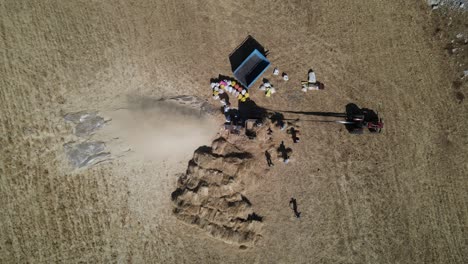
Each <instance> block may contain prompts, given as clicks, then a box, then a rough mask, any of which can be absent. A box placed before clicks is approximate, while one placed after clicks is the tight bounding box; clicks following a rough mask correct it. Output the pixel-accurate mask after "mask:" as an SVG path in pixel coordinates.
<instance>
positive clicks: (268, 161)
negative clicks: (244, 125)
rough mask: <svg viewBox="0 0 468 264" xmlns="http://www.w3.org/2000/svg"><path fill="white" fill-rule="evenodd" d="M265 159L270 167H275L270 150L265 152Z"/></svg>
mask: <svg viewBox="0 0 468 264" xmlns="http://www.w3.org/2000/svg"><path fill="white" fill-rule="evenodd" d="M265 157H266V160H267V163H268V167H271V166H274V165H275V164H273V161H271V154H270V152H268V150H265Z"/></svg>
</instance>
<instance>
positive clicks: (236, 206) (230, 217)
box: [172, 137, 262, 245]
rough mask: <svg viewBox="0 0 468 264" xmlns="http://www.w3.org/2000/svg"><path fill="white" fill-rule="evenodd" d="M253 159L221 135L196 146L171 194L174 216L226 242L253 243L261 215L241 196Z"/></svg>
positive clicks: (257, 237) (248, 153)
mask: <svg viewBox="0 0 468 264" xmlns="http://www.w3.org/2000/svg"><path fill="white" fill-rule="evenodd" d="M255 161H256V158H255V155H254V154H253V153H251V152H247V151H245V149H241V148H239V147H238V146H237V145H234V144H233V143H231V142H228V141H227V140H226V139H224V138H223V137H220V138H218V139H216V140H214V141H213V144H212V147H207V146H204V147H200V148H198V149H197V150H196V151H195V154H194V156H193V159H192V160H190V162H189V165H188V169H187V171H186V173H185V174H184V175H182V176H181V177H180V178H179V182H178V188H177V190H176V191H174V192H173V193H172V200H173V202H174V204H175V208H174V213H175V215H176V216H177V218H178V219H180V220H182V221H184V222H186V223H189V224H192V225H196V226H198V227H200V228H202V229H203V230H205V231H207V232H208V233H209V234H210V235H211V236H213V237H215V238H219V239H221V240H223V241H225V242H227V243H237V244H244V245H245V244H247V245H249V244H253V243H255V242H256V241H257V240H258V239H259V238H261V234H260V229H261V227H262V217H261V216H260V215H258V214H256V213H255V211H254V205H252V204H251V202H250V201H249V199H248V198H247V197H246V195H245V186H246V180H247V181H250V180H252V178H255V177H257V175H256V174H255V173H254V171H253V166H254V163H255Z"/></svg>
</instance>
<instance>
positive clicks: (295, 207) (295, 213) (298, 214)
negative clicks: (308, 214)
mask: <svg viewBox="0 0 468 264" xmlns="http://www.w3.org/2000/svg"><path fill="white" fill-rule="evenodd" d="M291 205H292V209H293V211H294V215H295V216H296V217H297V218H299V217H301V213H300V212H298V211H297V201H296V199H294V198H291V200H289V207H291Z"/></svg>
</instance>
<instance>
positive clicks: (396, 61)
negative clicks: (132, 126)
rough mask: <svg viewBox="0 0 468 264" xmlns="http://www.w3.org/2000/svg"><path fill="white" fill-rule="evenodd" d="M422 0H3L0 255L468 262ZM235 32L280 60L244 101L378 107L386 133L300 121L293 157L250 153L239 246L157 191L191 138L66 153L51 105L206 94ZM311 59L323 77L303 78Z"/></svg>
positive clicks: (107, 104)
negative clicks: (265, 158) (102, 152)
mask: <svg viewBox="0 0 468 264" xmlns="http://www.w3.org/2000/svg"><path fill="white" fill-rule="evenodd" d="M424 2H425V1H407V0H396V1H385V0H375V1H328V0H316V1H300V0H298V1H269V3H265V2H262V1H228V0H222V1H214V0H213V1H211V0H208V1H167V0H158V1H146V0H141V1H135V2H133V1H16V0H5V1H1V2H0V36H1V38H0V146H1V147H0V155H1V156H0V204H1V205H2V206H1V207H0V262H1V263H25V262H31V263H54V262H69V263H76V262H89V263H108V262H128V263H143V262H149V263H467V262H468V240H467V237H468V234H467V228H468V192H467V190H468V179H467V175H468V162H467V161H468V128H467V120H468V109H467V102H466V100H465V101H461V100H460V96H459V94H458V92H460V91H461V92H463V93H464V94H465V95H466V94H468V93H467V92H468V90H467V89H468V88H467V82H466V80H465V81H464V82H460V83H459V85H458V86H457V87H458V88H457V89H458V91H455V90H454V88H453V87H452V85H453V81H454V78H456V76H457V74H459V72H458V70H459V69H458V68H456V67H455V66H454V59H451V58H450V56H449V55H447V52H446V50H444V47H446V43H447V39H448V38H453V36H448V35H447V36H441V35H440V34H438V32H439V31H440V30H439V31H438V30H436V27H439V26H440V25H438V24H437V23H436V22H434V21H436V19H435V18H434V14H431V11H430V8H428V7H427V6H426V5H425V3H424ZM437 21H439V20H437ZM442 21H443V20H442ZM461 21H463V18H462V19H461ZM464 21H465V24H464V30H466V29H467V25H466V21H467V20H464ZM439 22H440V21H439ZM440 23H442V22H440ZM444 25H445V24H443V25H442V27H443V26H444ZM248 34H251V35H253V36H254V37H255V38H256V39H257V40H258V41H259V42H260V43H261V44H262V45H264V46H265V48H267V49H268V50H269V51H270V54H269V56H268V58H269V59H270V61H271V62H272V64H273V66H277V67H279V68H280V70H281V71H286V72H287V73H288V74H289V77H290V81H289V82H287V83H284V82H280V81H279V80H278V81H275V79H274V78H272V76H271V71H269V72H268V74H266V75H265V77H267V78H271V79H272V80H273V81H274V82H275V84H277V85H276V87H277V88H278V93H277V94H275V95H273V97H272V98H265V97H264V96H263V95H262V94H261V93H260V92H259V91H258V90H257V89H256V88H253V89H252V92H251V94H252V98H253V99H254V100H255V102H256V103H257V104H258V105H261V106H264V107H266V108H269V109H277V110H278V109H279V110H293V111H324V112H342V111H344V107H345V105H346V104H347V103H351V102H353V103H356V104H357V105H359V106H361V107H368V108H371V109H374V110H377V111H378V112H379V114H380V115H381V116H382V117H384V121H385V129H384V132H383V134H379V135H362V136H352V135H350V134H348V132H347V131H346V130H345V129H344V128H342V127H340V126H338V125H332V124H323V123H314V122H308V121H303V122H301V133H302V134H301V142H300V143H299V144H295V145H293V143H292V141H287V142H286V144H287V146H288V147H292V148H293V154H292V157H291V162H290V163H289V164H287V165H284V164H281V163H280V162H278V161H274V162H275V164H276V165H275V166H274V167H273V168H272V169H269V170H268V169H267V166H266V162H265V163H261V164H258V171H257V172H258V174H262V176H261V177H257V178H256V179H254V181H253V182H254V184H252V185H250V186H248V188H247V189H246V191H245V192H246V195H248V197H249V199H250V202H251V203H252V206H253V208H254V209H255V211H256V212H257V213H259V214H260V215H262V216H263V217H264V219H263V226H262V229H261V230H260V231H259V232H260V235H261V237H262V239H261V240H260V241H259V242H258V243H257V244H255V245H254V246H251V247H248V248H247V249H240V248H239V246H236V245H231V244H228V243H224V242H222V241H221V240H218V239H215V238H212V237H210V236H207V235H206V233H205V232H204V231H203V230H201V229H198V228H196V227H193V226H190V225H186V224H184V223H183V222H181V221H179V220H177V219H176V217H175V216H174V214H173V213H172V209H173V205H172V202H171V193H172V192H173V191H174V190H175V188H176V181H177V177H178V175H179V174H180V173H183V172H184V171H185V170H186V169H187V162H188V161H189V159H190V158H191V157H192V155H193V151H194V150H181V151H180V152H178V158H177V159H168V158H167V159H166V158H163V157H159V156H158V157H157V159H156V158H155V159H143V158H142V159H136V158H128V157H127V158H122V159H116V160H113V161H111V162H108V163H103V164H100V165H98V166H95V167H93V168H91V169H88V170H79V171H71V170H70V168H67V166H66V165H64V159H63V144H64V143H66V142H68V141H70V140H73V137H72V136H71V128H70V126H68V125H67V124H66V123H65V122H64V120H63V115H64V114H66V113H70V112H74V111H80V110H97V111H100V112H108V111H113V110H115V109H117V108H120V107H122V106H125V105H126V104H127V103H128V100H129V98H134V97H141V98H152V99H157V98H160V97H165V96H175V95H183V94H188V95H198V96H200V97H203V98H210V96H211V90H210V87H209V79H210V78H212V77H217V76H218V74H225V75H230V74H231V71H230V65H229V60H228V55H229V53H230V52H232V50H233V49H234V48H235V47H236V46H237V45H238V44H239V43H240V42H241V41H242V40H243V39H244V38H245V37H246V36H247V35H248ZM311 67H312V68H313V69H314V70H315V71H316V73H317V78H318V80H319V81H321V82H323V83H325V85H326V90H324V91H319V92H308V93H306V94H304V93H302V92H301V91H300V85H299V81H300V80H301V79H304V78H305V77H306V73H307V70H308V69H309V68H311ZM213 103H216V102H213ZM287 117H291V118H295V117H297V115H293V114H290V115H288V116H287ZM301 119H314V117H307V116H305V117H304V116H301ZM216 132H217V131H216V130H214V131H213V136H214V135H215V134H216ZM205 144H210V141H209V140H207V142H205ZM165 147H167V146H165ZM291 197H295V198H296V199H297V201H298V206H299V210H300V211H301V212H302V214H301V218H300V219H296V218H295V217H294V214H293V213H292V210H291V209H290V208H289V206H288V202H289V199H290V198H291Z"/></svg>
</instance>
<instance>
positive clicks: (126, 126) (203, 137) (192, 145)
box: [103, 98, 219, 161]
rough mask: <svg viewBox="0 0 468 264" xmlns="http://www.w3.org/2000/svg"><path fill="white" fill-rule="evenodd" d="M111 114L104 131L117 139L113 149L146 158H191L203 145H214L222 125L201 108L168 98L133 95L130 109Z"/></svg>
mask: <svg viewBox="0 0 468 264" xmlns="http://www.w3.org/2000/svg"><path fill="white" fill-rule="evenodd" d="M107 116H108V117H110V118H111V121H110V122H109V124H108V125H107V128H106V129H105V130H103V131H104V133H105V134H107V136H106V137H107V138H109V137H112V138H113V139H114V141H113V142H112V144H111V148H115V147H116V145H118V146H119V147H120V148H127V149H130V150H131V152H132V153H134V154H135V155H137V157H138V158H143V159H145V160H175V161H178V160H182V159H184V158H186V157H190V156H191V155H192V154H193V151H194V150H195V149H197V148H198V147H199V146H202V145H206V144H210V142H211V140H212V138H213V137H214V135H215V134H216V132H217V129H218V127H219V124H217V123H216V122H215V120H214V119H213V118H212V117H211V118H210V116H208V115H206V114H203V113H202V112H201V111H200V109H196V108H193V107H191V106H187V105H181V104H178V103H176V102H171V101H165V100H154V99H141V98H139V99H135V98H133V99H131V100H129V105H128V107H127V108H122V109H118V110H115V111H113V112H110V113H107ZM109 134H110V135H109ZM112 145H113V146H112ZM117 152H118V151H117Z"/></svg>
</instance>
